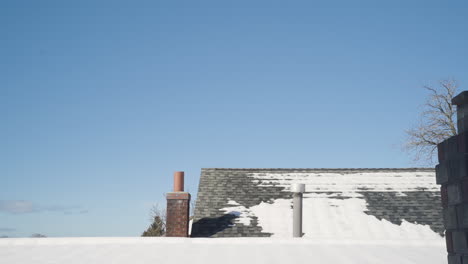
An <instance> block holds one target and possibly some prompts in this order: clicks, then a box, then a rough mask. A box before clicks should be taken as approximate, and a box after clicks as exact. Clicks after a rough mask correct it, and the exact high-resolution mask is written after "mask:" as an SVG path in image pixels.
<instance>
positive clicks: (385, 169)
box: [202, 168, 435, 172]
mask: <svg viewBox="0 0 468 264" xmlns="http://www.w3.org/2000/svg"><path fill="white" fill-rule="evenodd" d="M202 170H229V171H233V170H235V171H431V172H433V171H435V168H202Z"/></svg>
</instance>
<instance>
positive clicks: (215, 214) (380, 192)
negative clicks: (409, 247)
mask: <svg viewBox="0 0 468 264" xmlns="http://www.w3.org/2000/svg"><path fill="white" fill-rule="evenodd" d="M293 182H301V183H306V186H307V189H306V193H305V194H304V198H305V199H314V197H327V199H338V200H343V199H351V198H354V199H363V200H365V204H366V210H365V211H364V213H365V214H367V215H369V216H373V217H376V218H377V219H379V220H386V221H389V222H391V223H392V224H395V225H400V224H401V223H402V221H406V222H410V223H417V224H423V225H428V226H429V227H430V228H431V229H432V230H433V231H435V232H437V233H439V234H442V233H443V230H444V229H443V223H442V213H441V207H440V193H439V188H438V187H437V185H436V184H435V172H434V170H433V169H425V168H409V169H267V168H266V169H229V168H205V169H202V172H201V177H200V183H199V190H198V197H197V200H196V205H195V216H194V221H193V225H192V237H268V236H271V235H272V232H266V231H265V229H264V228H263V227H262V226H261V225H260V224H259V221H258V217H257V216H256V215H255V214H253V213H250V214H249V219H250V221H248V222H239V221H236V219H237V218H238V217H239V215H235V214H230V213H226V210H225V208H229V207H232V206H233V203H234V202H235V203H236V204H238V205H240V206H242V207H245V208H246V209H248V208H252V207H254V206H258V205H259V204H261V203H273V202H274V201H275V200H278V199H290V198H291V193H290V192H289V189H288V188H289V185H290V184H291V183H293Z"/></svg>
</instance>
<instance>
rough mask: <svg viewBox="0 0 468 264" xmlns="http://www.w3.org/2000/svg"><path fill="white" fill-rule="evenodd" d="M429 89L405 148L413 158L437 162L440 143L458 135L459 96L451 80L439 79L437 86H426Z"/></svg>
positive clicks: (455, 84)
mask: <svg viewBox="0 0 468 264" xmlns="http://www.w3.org/2000/svg"><path fill="white" fill-rule="evenodd" d="M424 88H425V89H426V90H427V91H428V92H429V95H428V98H427V100H426V102H425V103H424V105H423V110H422V112H421V113H420V120H419V122H418V124H417V125H416V126H414V127H412V128H410V129H408V130H406V135H407V139H406V141H405V144H404V149H405V150H406V151H407V152H408V153H410V154H411V155H412V156H413V157H414V161H415V162H418V163H424V164H426V165H434V162H435V159H434V156H435V154H436V150H437V144H439V143H440V142H442V141H444V140H445V139H447V138H449V137H451V136H454V135H456V134H457V129H456V127H457V126H456V121H455V120H454V119H455V114H456V109H455V106H453V105H452V103H451V101H452V98H453V97H454V96H455V95H456V93H457V89H458V83H457V81H456V80H453V79H448V80H442V81H439V83H438V85H437V86H436V87H434V86H424Z"/></svg>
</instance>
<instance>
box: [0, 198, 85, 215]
mask: <svg viewBox="0 0 468 264" xmlns="http://www.w3.org/2000/svg"><path fill="white" fill-rule="evenodd" d="M85 211H86V212H87V210H85V209H83V208H82V207H81V206H75V205H73V206H62V205H38V204H36V203H33V202H31V201H25V200H0V212H4V213H10V214H28V213H40V212H61V213H64V214H75V213H80V214H81V213H83V212H85Z"/></svg>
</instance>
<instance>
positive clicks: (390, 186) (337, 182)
mask: <svg viewBox="0 0 468 264" xmlns="http://www.w3.org/2000/svg"><path fill="white" fill-rule="evenodd" d="M249 177H251V178H252V182H253V183H255V184H258V185H259V186H277V187H284V188H285V189H284V191H285V192H289V190H290V186H291V184H292V183H304V184H305V185H306V194H305V197H308V196H310V195H309V194H308V193H310V192H317V193H323V197H330V196H331V195H333V194H331V193H335V195H336V193H341V194H342V195H343V196H346V197H362V195H361V194H359V192H366V191H375V192H398V193H400V194H401V195H404V194H403V192H411V191H422V190H425V191H436V192H437V191H439V187H438V186H437V185H436V183H435V177H434V172H424V171H419V172H382V171H379V172H347V173H337V172H299V173H251V174H249Z"/></svg>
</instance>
